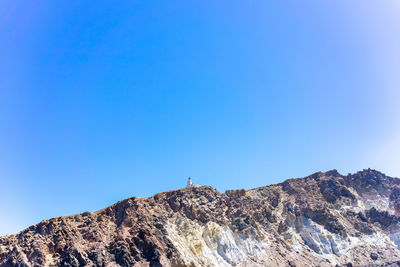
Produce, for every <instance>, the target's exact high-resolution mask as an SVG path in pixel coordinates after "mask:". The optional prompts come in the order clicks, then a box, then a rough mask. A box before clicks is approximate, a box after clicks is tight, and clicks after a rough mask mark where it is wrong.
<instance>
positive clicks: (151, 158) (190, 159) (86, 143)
mask: <svg viewBox="0 0 400 267" xmlns="http://www.w3.org/2000/svg"><path fill="white" fill-rule="evenodd" d="M398 14H400V4H399V2H398V1H380V2H377V1H372V0H363V1H361V0H359V1H351V2H349V1H344V0H339V1H334V2H327V1H316V0H315V1H311V0H310V1H301V2H299V1H283V2H282V1H281V2H279V1H247V2H243V1H118V2H113V3H111V2H109V1H97V2H96V3H95V2H93V1H72V2H71V1H69V2H68V1H56V0H52V1H50V0H47V1H44V0H38V1H34V2H31V3H27V2H26V1H19V0H14V1H2V2H1V3H0V63H1V64H0V182H1V187H0V201H1V203H2V204H3V205H2V208H1V209H0V218H2V219H1V220H0V234H10V233H16V232H18V231H20V230H22V229H23V228H25V227H27V226H29V225H31V224H34V223H37V222H39V221H40V220H42V219H48V218H51V217H56V216H61V215H70V214H75V213H79V212H83V211H87V210H89V211H95V210H98V209H101V208H103V207H105V206H107V205H110V204H112V203H114V202H116V201H118V200H121V199H124V198H127V197H130V196H139V197H145V196H151V195H153V194H155V193H157V192H161V191H167V190H171V189H177V188H181V187H183V186H185V183H186V179H187V177H188V176H189V175H190V176H192V177H193V178H194V181H195V182H197V183H200V184H206V185H211V186H213V187H215V188H217V189H218V190H220V191H224V190H226V189H232V188H246V189H248V188H253V187H257V186H263V185H268V184H271V183H278V182H281V181H283V180H284V179H286V178H291V177H301V176H305V175H308V174H310V173H313V172H315V171H319V170H322V171H326V170H329V169H333V168H336V169H338V170H339V172H341V173H344V174H347V173H348V172H355V171H357V170H360V169H363V168H368V167H371V168H376V169H379V170H381V171H383V172H386V173H387V174H388V175H392V176H400V164H399V163H398V159H399V158H400V157H399V156H400V155H399V151H400V131H399V130H400V128H399V126H400V106H399V102H400V93H399V91H400V88H399V85H400V73H399V72H400V50H399V49H398V48H399V47H400V34H399V31H400V17H399V16H398Z"/></svg>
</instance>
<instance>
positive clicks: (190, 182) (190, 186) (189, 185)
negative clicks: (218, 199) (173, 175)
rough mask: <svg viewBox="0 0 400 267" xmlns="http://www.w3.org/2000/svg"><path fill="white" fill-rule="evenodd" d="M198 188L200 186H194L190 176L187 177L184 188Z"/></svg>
mask: <svg viewBox="0 0 400 267" xmlns="http://www.w3.org/2000/svg"><path fill="white" fill-rule="evenodd" d="M199 186H200V185H199V184H194V183H193V181H192V178H190V176H189V178H188V181H187V185H186V188H192V187H199Z"/></svg>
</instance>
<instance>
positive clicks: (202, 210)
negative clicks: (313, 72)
mask: <svg viewBox="0 0 400 267" xmlns="http://www.w3.org/2000/svg"><path fill="white" fill-rule="evenodd" d="M399 216H400V180H399V179H397V178H391V177H387V176H385V175H384V174H382V173H380V172H377V171H374V170H370V169H368V170H364V171H361V172H358V173H356V174H353V175H351V174H349V175H347V176H343V175H340V174H339V173H338V172H337V171H335V170H334V171H329V172H326V173H322V172H318V173H315V174H313V175H310V176H308V177H305V178H301V179H290V180H287V181H285V182H283V183H281V184H277V185H270V186H265V187H260V188H256V189H252V190H248V191H243V190H238V191H234V190H230V191H229V192H227V194H221V193H219V192H218V191H217V190H215V189H213V188H212V187H199V188H188V189H181V190H176V191H170V192H166V193H160V194H157V195H155V196H153V197H150V198H134V197H133V198H130V199H126V200H123V201H120V202H118V203H116V204H115V205H113V206H110V207H108V208H106V209H103V210H100V211H97V212H95V213H90V212H85V213H82V214H78V215H74V216H68V217H60V218H54V219H50V220H46V221H42V222H41V223H39V224H37V225H34V226H31V227H29V228H28V229H26V230H24V231H22V232H20V233H19V234H16V235H10V236H5V237H1V238H0V266H20V267H22V266H24V267H28V266H191V267H195V266H400V217H399Z"/></svg>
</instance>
